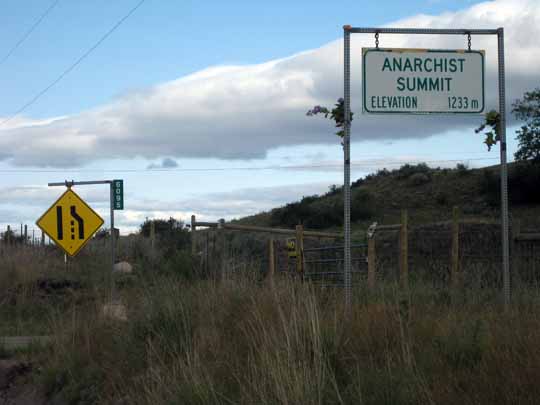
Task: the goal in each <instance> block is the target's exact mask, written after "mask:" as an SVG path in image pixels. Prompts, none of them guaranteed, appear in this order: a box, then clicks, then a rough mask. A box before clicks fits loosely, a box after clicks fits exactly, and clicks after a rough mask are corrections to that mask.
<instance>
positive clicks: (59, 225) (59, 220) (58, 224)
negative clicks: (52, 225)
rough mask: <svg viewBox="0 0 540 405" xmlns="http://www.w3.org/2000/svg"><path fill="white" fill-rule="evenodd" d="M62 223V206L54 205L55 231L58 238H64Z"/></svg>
mask: <svg viewBox="0 0 540 405" xmlns="http://www.w3.org/2000/svg"><path fill="white" fill-rule="evenodd" d="M62 225H63V224H62V207H61V206H60V205H58V206H57V207H56V233H57V234H58V240H62V239H64V230H63V227H62Z"/></svg>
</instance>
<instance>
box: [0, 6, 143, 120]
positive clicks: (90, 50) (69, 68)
mask: <svg viewBox="0 0 540 405" xmlns="http://www.w3.org/2000/svg"><path fill="white" fill-rule="evenodd" d="M145 1H146V0H140V1H139V2H138V3H137V4H136V5H135V7H133V8H132V9H131V10H129V12H128V13H127V14H126V15H124V16H123V17H122V18H121V19H120V20H118V21H117V22H116V24H114V25H113V26H112V27H111V28H110V29H109V31H107V32H106V33H105V34H104V35H103V36H102V37H101V38H100V39H99V40H98V41H97V42H96V43H95V44H94V45H92V46H91V47H90V48H89V49H88V50H87V51H86V52H85V53H83V54H82V56H80V57H79V58H78V59H77V60H76V61H75V62H73V63H72V64H71V65H70V66H69V67H68V68H67V69H65V70H64V71H63V72H62V73H61V74H60V75H59V76H58V77H57V78H56V79H55V80H53V81H52V82H51V83H50V84H49V85H48V86H47V87H45V88H44V89H43V90H41V91H40V92H38V93H37V94H36V95H35V96H34V97H33V98H32V99H30V101H28V102H27V103H26V104H24V105H23V106H22V107H20V108H19V109H18V110H17V111H15V113H13V114H12V115H11V116H9V117H8V118H6V119H5V120H4V121H2V122H0V126H2V125H4V124H6V123H8V122H9V121H11V120H12V119H13V118H15V117H16V116H17V115H18V114H20V113H22V112H23V111H24V110H26V109H27V108H28V107H30V106H31V105H32V104H34V103H35V102H36V101H38V100H39V99H40V98H41V97H42V96H43V95H44V94H45V93H47V92H48V91H49V90H50V89H51V88H52V87H53V86H55V85H56V84H57V83H58V82H59V81H60V80H62V79H63V78H64V77H65V76H66V75H67V74H68V73H69V72H71V71H72V70H73V69H75V68H76V67H77V66H78V65H79V64H80V63H81V62H82V61H83V60H84V59H86V58H87V57H88V56H89V55H90V54H91V53H92V52H93V51H94V50H95V49H96V48H97V47H98V46H100V45H101V44H102V43H103V41H105V40H106V39H107V38H108V37H109V36H110V35H111V34H112V33H113V32H114V31H116V29H117V28H118V27H120V25H122V23H123V22H124V21H126V20H127V19H128V18H129V17H130V16H131V15H132V14H133V13H134V12H135V11H136V10H137V9H138V8H139V7H140V6H142V4H143V3H144V2H145Z"/></svg>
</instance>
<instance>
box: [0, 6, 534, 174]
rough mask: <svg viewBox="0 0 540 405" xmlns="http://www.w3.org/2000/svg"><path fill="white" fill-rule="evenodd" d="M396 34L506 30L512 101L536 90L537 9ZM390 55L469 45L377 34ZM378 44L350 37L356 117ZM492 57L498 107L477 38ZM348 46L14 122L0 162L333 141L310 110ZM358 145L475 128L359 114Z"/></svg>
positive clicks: (431, 21) (80, 160) (338, 85)
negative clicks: (395, 50) (366, 50)
mask: <svg viewBox="0 0 540 405" xmlns="http://www.w3.org/2000/svg"><path fill="white" fill-rule="evenodd" d="M389 25H393V26H409V27H439V28H445V27H448V28H450V27H451V28H455V27H475V28H476V27H478V28H480V27H491V28H494V27H499V26H504V27H505V32H506V62H507V64H506V67H507V89H508V101H509V102H510V101H512V100H513V99H515V98H517V97H520V96H521V94H522V93H523V91H525V90H527V89H531V88H532V87H536V86H538V85H539V84H540V83H539V80H538V79H539V76H538V70H537V66H538V65H539V64H540V42H538V38H539V37H540V2H538V1H537V0H496V1H490V2H485V3H480V4H477V5H475V6H472V7H470V8H468V9H465V10H462V11H458V12H453V13H444V14H441V15H438V16H427V15H418V16H414V17H411V18H408V19H405V20H401V21H397V22H394V23H392V24H389ZM380 43H381V46H384V47H390V46H393V47H430V48H463V47H465V46H466V38H464V37H449V36H442V37H441V36H420V35H417V36H396V35H381V38H380ZM372 45H373V38H372V37H371V36H366V35H358V36H354V37H353V41H352V55H353V70H352V71H353V92H352V93H353V109H354V110H355V111H357V112H359V109H360V103H359V100H360V77H361V75H360V49H361V47H362V46H372ZM473 47H474V48H476V49H486V50H487V62H488V65H487V80H486V83H487V100H488V106H490V107H494V106H495V105H496V94H497V84H496V83H497V80H496V39H495V38H494V37H489V38H488V37H476V36H475V37H473ZM342 62H343V57H342V43H341V41H340V40H338V41H335V42H332V43H330V44H328V45H326V46H323V47H321V48H319V49H316V50H312V51H308V52H303V53H300V54H297V55H294V56H292V57H289V58H285V59H280V60H275V61H271V62H267V63H263V64H258V65H249V66H218V67H212V68H208V69H205V70H203V71H201V72H198V73H195V74H192V75H190V76H187V77H183V78H180V79H178V80H175V81H171V82H168V83H164V84H161V85H158V86H155V87H153V88H150V89H145V90H141V91H137V92H133V93H130V94H127V95H124V96H122V97H120V98H118V99H116V100H114V101H112V102H110V103H109V104H106V105H104V106H101V107H98V108H95V109H93V110H90V111H84V112H82V113H80V114H78V115H74V116H69V117H61V118H57V119H50V120H44V121H29V120H26V119H22V118H18V119H17V120H13V121H10V122H9V126H4V127H2V128H1V130H0V159H9V162H11V163H12V164H14V165H19V166H27V165H38V166H54V167H69V166H73V167H76V166H81V165H83V164H86V163H89V162H91V161H95V160H99V159H110V158H134V157H143V158H147V159H158V158H162V157H163V156H171V157H174V158H181V157H191V158H193V157H217V158H223V159H240V158H242V159H245V158H260V157H263V156H265V154H266V152H267V151H268V150H269V149H271V148H275V147H279V146H288V145H299V144H308V143H319V144H320V143H330V142H335V139H334V136H333V135H332V132H333V131H334V128H333V126H332V125H331V123H330V122H328V121H325V120H323V119H317V118H308V117H305V111H306V110H307V109H308V108H310V107H311V106H313V105H314V104H319V103H322V104H330V103H332V102H333V100H335V99H336V98H337V97H339V96H340V95H341V94H342V81H343V79H342V71H343V68H342ZM355 118H356V119H355V121H354V123H353V138H354V139H361V140H373V139H396V138H406V137H427V136H430V135H433V134H436V133H441V132H444V131H447V130H449V129H451V128H452V129H458V128H460V127H461V128H472V127H473V126H475V124H477V123H478V121H479V119H478V117H476V118H475V119H472V120H471V119H470V118H469V119H467V118H461V117H440V116H437V117H400V118H395V119H388V118H386V117H384V118H381V117H366V116H360V114H357V115H356V116H355Z"/></svg>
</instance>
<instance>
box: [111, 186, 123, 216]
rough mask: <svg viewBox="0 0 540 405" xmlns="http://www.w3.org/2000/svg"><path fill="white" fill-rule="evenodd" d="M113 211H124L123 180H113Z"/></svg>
mask: <svg viewBox="0 0 540 405" xmlns="http://www.w3.org/2000/svg"><path fill="white" fill-rule="evenodd" d="M112 187H113V198H114V201H113V209H115V210H123V209H124V180H113V184H112Z"/></svg>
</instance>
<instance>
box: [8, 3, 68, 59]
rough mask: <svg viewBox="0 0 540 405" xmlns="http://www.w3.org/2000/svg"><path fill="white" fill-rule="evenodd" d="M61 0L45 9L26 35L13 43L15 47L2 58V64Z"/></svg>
mask: <svg viewBox="0 0 540 405" xmlns="http://www.w3.org/2000/svg"><path fill="white" fill-rule="evenodd" d="M59 2H60V0H55V1H54V2H53V3H52V4H51V5H50V6H49V8H47V10H45V12H44V13H43V14H41V16H40V17H39V18H38V19H37V20H36V21H35V22H34V24H32V26H31V27H30V29H29V30H28V31H26V32H25V33H24V35H23V36H22V37H21V38H20V39H19V40H18V41H17V43H16V44H15V45H13V47H12V48H11V49H10V50H9V52H8V53H7V54H6V55H4V57H3V58H2V59H1V60H0V66H1V65H3V64H4V62H5V61H6V60H8V59H9V57H10V56H11V55H12V54H13V52H15V51H16V50H17V49H18V48H19V46H21V45H22V43H23V42H24V41H26V39H27V38H28V37H29V36H30V34H31V33H32V32H34V30H35V29H36V28H37V27H38V25H39V24H41V22H42V21H43V20H44V19H45V17H47V15H49V13H50V12H51V11H52V10H53V8H55V7H56V5H57V4H58V3H59Z"/></svg>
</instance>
